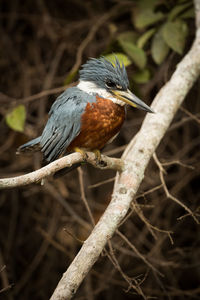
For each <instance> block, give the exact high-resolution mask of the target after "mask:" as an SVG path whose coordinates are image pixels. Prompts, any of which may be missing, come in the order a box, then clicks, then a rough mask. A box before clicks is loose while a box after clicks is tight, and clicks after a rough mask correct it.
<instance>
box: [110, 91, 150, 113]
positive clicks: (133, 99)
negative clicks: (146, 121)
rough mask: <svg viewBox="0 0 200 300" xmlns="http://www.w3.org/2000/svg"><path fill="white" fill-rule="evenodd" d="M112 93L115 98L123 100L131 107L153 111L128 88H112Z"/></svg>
mask: <svg viewBox="0 0 200 300" xmlns="http://www.w3.org/2000/svg"><path fill="white" fill-rule="evenodd" d="M112 93H113V95H114V96H115V97H116V98H117V99H119V100H121V101H124V102H125V103H127V104H129V105H131V106H133V107H136V108H139V109H142V110H145V111H148V112H150V113H154V111H153V110H152V109H151V108H150V107H149V106H148V105H147V104H145V103H144V102H143V101H142V100H140V99H139V98H138V97H137V96H135V95H134V94H133V93H132V92H131V91H130V90H127V91H121V90H112Z"/></svg>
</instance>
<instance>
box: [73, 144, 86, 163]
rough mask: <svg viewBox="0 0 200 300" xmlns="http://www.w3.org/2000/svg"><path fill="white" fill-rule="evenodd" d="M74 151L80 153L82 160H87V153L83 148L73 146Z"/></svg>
mask: <svg viewBox="0 0 200 300" xmlns="http://www.w3.org/2000/svg"><path fill="white" fill-rule="evenodd" d="M74 151H75V152H78V153H80V154H81V155H82V157H83V161H86V160H87V158H88V156H87V153H86V152H85V150H83V149H81V148H78V147H75V148H74Z"/></svg>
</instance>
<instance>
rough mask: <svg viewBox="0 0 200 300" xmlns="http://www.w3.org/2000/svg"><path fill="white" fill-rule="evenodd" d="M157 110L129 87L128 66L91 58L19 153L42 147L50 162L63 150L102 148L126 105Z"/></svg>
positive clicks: (115, 131) (119, 122) (97, 152)
mask: <svg viewBox="0 0 200 300" xmlns="http://www.w3.org/2000/svg"><path fill="white" fill-rule="evenodd" d="M127 104H128V105H130V106H132V107H135V108H138V109H142V110H144V111H147V112H149V113H153V112H154V111H153V110H152V109H151V108H150V107H149V106H148V105H147V104H145V103H144V102H143V101H142V100H140V99H139V98H138V97H137V96H136V95H135V94H133V93H132V92H131V91H130V89H129V80H128V76H127V72H126V68H125V66H124V64H123V63H122V62H120V61H119V59H118V58H117V56H115V59H114V61H110V60H108V59H106V58H105V57H103V56H102V57H100V58H90V59H88V60H87V61H86V63H85V64H83V65H82V67H81V69H80V71H79V82H78V84H77V85H76V86H73V87H70V88H67V89H66V90H65V91H64V92H63V93H62V94H61V95H60V96H59V97H58V98H57V99H56V101H55V102H54V103H53V105H52V106H51V109H50V111H49V114H48V115H49V117H48V120H47V123H46V125H45V127H44V130H43V132H42V134H41V135H40V136H39V137H37V138H35V139H33V140H31V141H29V142H27V143H26V144H24V145H22V146H20V147H19V148H18V151H17V153H24V152H30V151H33V152H35V151H41V152H42V153H43V157H44V160H45V161H46V162H47V163H50V162H52V161H54V160H56V159H57V158H59V157H60V156H61V155H63V154H68V153H71V152H80V153H82V154H83V156H84V155H85V153H86V151H92V152H94V153H95V156H96V158H97V160H98V159H100V156H101V152H100V151H101V150H102V149H103V148H104V146H105V145H106V144H108V143H110V142H112V141H113V139H114V138H115V137H116V136H117V135H118V133H119V131H120V129H121V127H122V124H123V123H124V120H125V116H126V105H127ZM78 165H79V164H77V166H78Z"/></svg>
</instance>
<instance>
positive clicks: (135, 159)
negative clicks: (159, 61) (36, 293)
mask: <svg viewBox="0 0 200 300" xmlns="http://www.w3.org/2000/svg"><path fill="white" fill-rule="evenodd" d="M195 4H196V10H197V19H196V24H197V32H196V38H195V41H194V43H193V46H192V48H191V50H190V51H189V52H188V54H187V55H186V56H185V57H184V58H183V59H182V61H181V62H180V63H179V64H178V66H177V69H176V71H175V72H174V74H173V76H172V77H171V79H170V81H169V82H168V83H167V84H166V85H165V86H164V87H163V88H162V89H161V90H160V92H159V93H158V94H157V96H156V98H155V99H154V101H153V105H152V107H153V109H154V110H155V111H156V114H154V115H151V114H148V115H146V117H145V120H144V122H143V125H142V127H141V130H140V132H139V133H138V134H137V137H136V139H135V140H134V141H132V142H131V143H130V144H129V145H128V147H127V149H126V150H125V152H124V154H123V156H122V158H123V159H124V168H123V172H121V173H120V174H119V173H118V174H117V177H116V181H115V186H114V191H113V195H112V200H111V202H110V204H109V205H108V207H107V209H106V211H105V212H104V214H103V216H102V217H101V219H100V220H99V222H98V223H97V225H96V226H95V228H94V229H93V231H92V233H91V234H90V236H89V237H88V239H87V240H86V241H85V243H84V244H83V246H82V248H81V250H80V251H79V253H78V254H77V256H76V257H75V259H74V260H73V262H72V263H71V265H70V266H69V268H68V270H67V271H66V272H65V273H64V274H63V276H62V279H61V280H60V282H59V284H58V286H57V288H56V289H55V291H54V293H53V295H52V297H51V300H61V299H62V300H64V299H67V300H68V299H71V298H72V296H73V295H74V294H75V292H76V290H77V289H78V287H79V285H80V284H81V282H82V281H83V279H84V277H85V276H86V274H87V273H88V271H89V270H90V269H91V267H92V266H93V264H94V263H95V262H96V260H97V259H98V257H99V255H100V253H101V252H102V250H103V248H104V247H105V244H106V243H107V241H108V240H109V239H110V238H111V237H112V235H113V234H114V232H115V230H116V228H117V227H118V225H119V223H120V222H121V221H122V220H123V218H124V217H125V215H126V213H127V212H128V209H129V207H130V205H131V202H132V199H133V197H134V196H135V194H136V192H137V190H138V188H139V185H140V183H141V181H142V179H143V177H144V171H145V169H146V167H147V165H148V163H149V160H150V158H151V156H152V155H153V153H154V152H155V150H156V148H157V146H158V144H159V143H160V141H161V139H162V137H163V136H164V134H165V132H166V131H167V129H168V127H169V125H170V123H171V121H172V119H173V117H174V115H175V114H176V112H177V110H178V108H179V107H180V105H181V103H182V102H183V100H184V98H185V96H186V95H187V93H188V91H189V90H190V88H191V87H192V85H193V84H194V82H195V80H196V79H197V78H198V76H199V74H200V22H199V9H200V0H196V1H195Z"/></svg>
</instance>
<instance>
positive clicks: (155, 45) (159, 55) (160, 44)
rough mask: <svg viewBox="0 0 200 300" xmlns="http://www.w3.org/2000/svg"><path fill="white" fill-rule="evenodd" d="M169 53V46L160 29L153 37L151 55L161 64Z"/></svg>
mask: <svg viewBox="0 0 200 300" xmlns="http://www.w3.org/2000/svg"><path fill="white" fill-rule="evenodd" d="M168 53H169V46H168V45H167V44H166V43H165V41H164V39H163V37H162V34H161V31H160V30H159V31H158V32H157V33H156V34H155V35H154V37H153V39H152V44H151V55H152V58H153V60H154V61H155V63H157V64H158V65H160V64H161V63H162V62H163V61H164V59H165V58H166V56H167V54H168Z"/></svg>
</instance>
